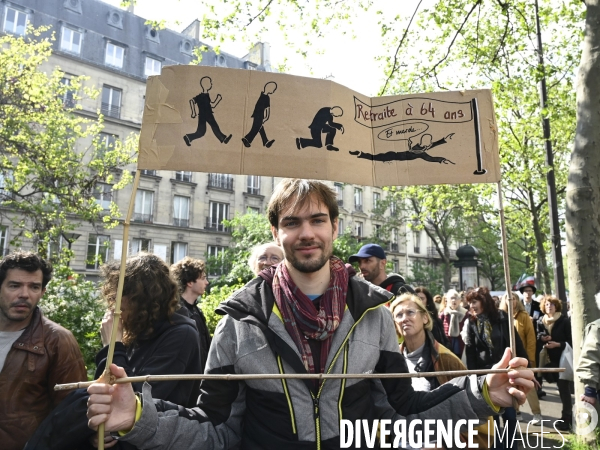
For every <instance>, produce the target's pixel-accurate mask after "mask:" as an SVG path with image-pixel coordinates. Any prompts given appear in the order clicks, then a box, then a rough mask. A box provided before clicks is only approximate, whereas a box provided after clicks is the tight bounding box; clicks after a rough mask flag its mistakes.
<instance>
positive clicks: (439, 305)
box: [433, 294, 443, 314]
mask: <svg viewBox="0 0 600 450" xmlns="http://www.w3.org/2000/svg"><path fill="white" fill-rule="evenodd" d="M433 301H434V303H435V307H436V309H437V312H438V314H439V313H440V311H443V308H442V296H441V295H440V294H436V295H434V297H433Z"/></svg>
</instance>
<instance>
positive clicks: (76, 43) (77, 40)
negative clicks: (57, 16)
mask: <svg viewBox="0 0 600 450" xmlns="http://www.w3.org/2000/svg"><path fill="white" fill-rule="evenodd" d="M82 36H83V35H82V34H81V33H80V32H79V31H75V30H72V29H71V28H68V27H62V36H61V39H60V49H61V50H63V51H65V52H70V53H75V54H76V55H79V54H80V53H81V38H82Z"/></svg>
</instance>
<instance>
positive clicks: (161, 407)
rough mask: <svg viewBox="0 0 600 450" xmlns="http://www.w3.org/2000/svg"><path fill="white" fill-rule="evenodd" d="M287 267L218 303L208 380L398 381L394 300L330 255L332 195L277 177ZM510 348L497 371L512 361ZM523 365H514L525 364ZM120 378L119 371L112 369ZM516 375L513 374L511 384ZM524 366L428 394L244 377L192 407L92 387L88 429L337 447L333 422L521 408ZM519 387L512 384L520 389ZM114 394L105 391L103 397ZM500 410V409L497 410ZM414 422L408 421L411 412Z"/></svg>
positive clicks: (179, 443)
mask: <svg viewBox="0 0 600 450" xmlns="http://www.w3.org/2000/svg"><path fill="white" fill-rule="evenodd" d="M268 217H269V221H270V223H271V229H272V232H273V237H274V238H275V240H276V242H277V243H278V244H280V245H281V247H282V248H283V252H284V263H283V264H279V265H278V266H273V267H270V268H268V269H266V270H263V271H262V272H261V273H260V276H259V277H257V278H255V279H254V280H252V281H250V282H249V283H248V284H247V285H246V286H245V287H243V288H242V289H240V290H238V291H237V292H236V293H235V294H233V296H232V297H231V298H229V299H228V300H227V301H225V302H224V303H222V304H221V306H220V307H219V309H218V312H220V313H222V314H226V315H225V317H224V318H223V319H222V320H221V322H220V323H219V325H218V327H217V329H216V332H215V335H214V338H213V344H212V346H211V349H210V353H209V360H208V364H207V370H206V371H207V372H208V373H220V374H242V375H245V374H272V373H287V374H294V373H315V374H318V373H333V374H340V373H343V372H344V373H359V374H362V373H374V372H380V373H402V372H406V371H407V367H406V363H405V361H404V358H402V356H401V355H400V353H399V351H398V343H397V338H396V333H395V330H394V323H393V320H392V317H391V314H390V312H389V311H388V310H387V308H385V307H382V306H383V305H385V304H386V303H387V302H388V301H389V300H390V298H391V297H392V295H391V294H390V293H388V292H386V291H384V290H382V289H380V288H379V287H377V286H374V285H372V284H370V283H367V282H365V281H363V280H360V279H358V278H356V277H354V276H353V274H354V271H353V270H352V271H350V272H349V271H348V268H347V267H346V266H345V265H344V263H343V262H342V261H341V260H339V259H338V258H336V257H333V256H332V252H333V240H334V239H335V238H336V237H337V231H338V230H337V226H338V204H337V199H336V195H335V192H333V191H332V190H331V188H329V187H328V186H327V185H325V184H324V183H321V182H318V181H312V180H298V179H285V180H283V181H282V182H281V183H280V184H279V185H278V186H277V188H276V189H275V192H274V193H273V196H272V198H271V201H270V203H269V207H268ZM509 358H510V352H508V351H507V352H506V354H505V357H504V359H503V360H502V362H501V363H500V364H499V365H497V366H496V367H506V366H507V365H508V364H509ZM526 363H527V361H526V360H524V359H520V358H515V359H512V360H511V366H512V367H516V366H521V365H526ZM111 370H112V373H113V374H114V375H115V376H117V377H121V376H123V375H125V372H124V371H123V370H122V369H121V368H119V367H117V366H112V367H111ZM514 377H518V378H516V379H514V381H510V380H512V379H513V378H514ZM532 377H533V374H532V372H531V371H529V370H527V369H524V370H521V371H519V372H517V371H511V372H509V373H508V374H507V373H501V374H490V375H487V376H486V377H485V378H483V377H482V378H481V379H479V380H477V379H476V378H475V377H471V378H468V377H467V378H459V379H455V380H452V381H451V382H449V383H446V384H444V385H442V386H440V387H439V388H438V389H436V390H434V391H431V392H414V390H413V389H412V386H411V381H410V380H408V379H404V378H390V379H373V380H360V379H344V380H341V379H335V380H333V379H332V380H329V379H327V380H323V381H321V382H319V381H318V380H302V379H272V380H269V379H261V380H256V379H246V380H245V381H243V382H241V381H240V382H233V381H216V380H212V381H208V380H205V381H204V382H203V383H202V386H201V390H202V394H201V395H200V399H199V404H198V407H197V408H193V409H184V408H181V407H178V406H176V405H174V404H171V403H166V402H161V401H153V400H152V392H151V389H150V387H149V386H144V389H143V391H144V392H143V394H142V400H141V401H140V400H138V399H137V398H136V395H135V394H134V391H133V389H132V387H131V385H128V384H119V385H115V386H110V385H107V384H102V383H95V384H94V385H92V386H91V387H90V388H89V392H90V394H91V396H90V402H89V409H88V417H89V419H90V421H89V425H90V427H92V428H96V427H97V426H98V425H99V424H100V423H106V429H107V430H109V431H117V430H121V431H123V432H124V433H125V431H127V432H126V433H125V434H124V436H122V437H121V440H123V441H127V442H130V443H131V444H133V445H136V446H139V447H144V448H163V449H169V448H210V449H215V448H219V449H221V448H227V449H228V448H237V447H238V446H241V448H245V449H258V448H260V449H277V450H279V449H282V448H285V449H304V448H308V447H311V448H313V447H315V446H316V447H317V448H324V449H325V448H339V445H340V435H339V433H340V430H339V427H340V418H341V417H343V418H344V419H348V420H351V421H355V420H357V419H362V420H367V421H373V420H374V419H380V418H383V417H385V418H389V419H392V420H395V419H399V418H400V416H401V415H402V416H410V417H411V418H412V417H418V418H420V419H434V418H435V419H442V420H446V419H454V420H459V419H474V418H475V417H477V416H481V417H486V416H487V415H490V414H491V412H492V410H494V409H495V406H494V405H493V404H492V403H491V400H490V399H491V398H494V399H495V401H496V402H497V404H498V406H508V405H510V404H511V403H512V399H513V396H514V397H515V398H517V399H518V400H519V402H523V401H525V395H526V393H527V391H528V390H529V389H531V387H532V386H533V384H532V382H531V379H532ZM517 386H518V388H517ZM107 394H111V395H107ZM495 410H497V409H495ZM413 414H415V415H416V416H413Z"/></svg>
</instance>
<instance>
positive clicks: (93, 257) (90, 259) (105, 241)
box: [85, 234, 110, 270]
mask: <svg viewBox="0 0 600 450" xmlns="http://www.w3.org/2000/svg"><path fill="white" fill-rule="evenodd" d="M109 245H110V237H109V236H104V235H101V234H90V237H89V238H88V251H87V259H86V265H85V267H86V269H92V270H98V268H99V267H100V266H101V265H102V264H103V263H105V262H106V261H108V247H109Z"/></svg>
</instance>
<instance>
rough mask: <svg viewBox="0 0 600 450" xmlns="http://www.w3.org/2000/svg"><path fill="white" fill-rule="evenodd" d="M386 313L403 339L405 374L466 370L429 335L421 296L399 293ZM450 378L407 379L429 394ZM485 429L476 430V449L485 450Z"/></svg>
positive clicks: (428, 320)
mask: <svg viewBox="0 0 600 450" xmlns="http://www.w3.org/2000/svg"><path fill="white" fill-rule="evenodd" d="M417 289H419V288H417ZM390 310H391V311H392V317H393V318H394V323H395V325H396V332H397V333H398V336H400V337H402V339H403V342H402V344H400V353H402V355H404V359H406V364H407V366H408V371H409V372H412V373H417V372H445V371H452V370H466V367H465V365H464V364H463V363H462V361H461V360H460V359H459V358H458V357H457V356H456V355H454V353H452V352H451V351H450V350H448V348H446V347H445V346H444V345H442V344H440V343H439V342H438V341H437V340H436V339H435V337H434V336H433V334H432V332H431V331H432V325H433V322H432V320H431V316H430V314H429V312H428V311H427V308H426V307H425V303H424V302H423V300H422V299H421V297H418V298H417V296H415V295H412V294H403V295H401V296H400V297H399V298H397V299H396V300H394V301H393V302H392V304H391V306H390ZM453 378H454V376H449V375H446V374H440V375H437V376H435V377H426V378H417V377H415V378H411V380H412V386H413V388H414V390H415V391H430V390H432V389H435V388H437V387H439V386H440V385H442V384H444V383H446V382H447V381H450V380H451V379H453ZM487 429H488V427H487V424H486V423H484V424H483V425H482V426H481V429H479V430H478V434H477V438H476V439H475V441H476V443H477V444H478V445H479V448H487Z"/></svg>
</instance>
